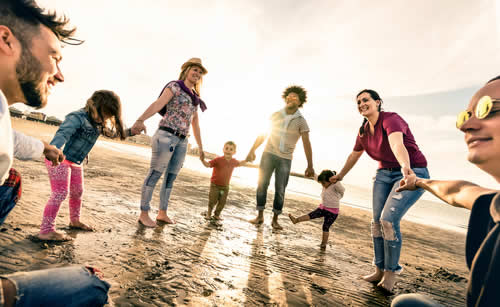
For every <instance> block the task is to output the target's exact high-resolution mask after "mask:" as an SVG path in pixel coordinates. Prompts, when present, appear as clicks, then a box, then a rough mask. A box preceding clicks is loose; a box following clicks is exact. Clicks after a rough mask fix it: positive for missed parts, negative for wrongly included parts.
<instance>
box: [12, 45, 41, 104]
mask: <svg viewBox="0 0 500 307" xmlns="http://www.w3.org/2000/svg"><path fill="white" fill-rule="evenodd" d="M41 75H42V64H41V63H40V61H39V60H38V59H37V58H35V57H34V56H33V54H32V53H31V51H30V50H29V48H28V47H23V48H22V52H21V57H20V59H19V61H18V62H17V64H16V76H17V80H18V82H19V86H20V87H21V91H22V92H23V95H24V98H25V99H26V101H25V104H26V105H28V106H30V107H34V108H36V109H40V108H41V107H44V106H45V105H46V104H47V100H46V97H43V96H42V93H40V89H39V88H38V85H39V84H40V79H41Z"/></svg>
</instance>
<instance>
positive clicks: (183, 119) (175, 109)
mask: <svg viewBox="0 0 500 307" xmlns="http://www.w3.org/2000/svg"><path fill="white" fill-rule="evenodd" d="M166 88H169V89H170V90H171V91H172V93H173V94H174V97H172V99H171V100H170V101H169V102H168V103H167V105H166V112H165V115H163V118H162V119H161V121H160V126H161V127H168V128H170V129H173V130H175V131H177V132H179V133H181V134H184V135H188V133H189V127H190V125H191V117H192V116H193V113H194V112H196V110H197V106H194V105H193V103H192V101H191V97H189V95H188V94H187V93H186V92H184V91H183V90H182V89H181V87H180V86H179V84H177V82H175V81H171V82H169V83H168V84H167V86H166Z"/></svg>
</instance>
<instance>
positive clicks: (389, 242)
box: [371, 167, 429, 272]
mask: <svg viewBox="0 0 500 307" xmlns="http://www.w3.org/2000/svg"><path fill="white" fill-rule="evenodd" d="M412 170H413V172H415V174H416V175H417V176H418V177H420V178H429V171H428V170H427V168H426V167H422V168H420V167H416V168H412ZM401 179H403V175H402V173H401V171H390V170H384V169H379V170H377V174H376V176H375V181H374V182H373V204H372V206H373V220H372V225H371V230H372V237H373V251H374V253H375V256H374V261H373V262H374V264H375V265H376V266H377V267H378V268H379V269H381V270H382V271H384V270H385V271H393V272H400V271H401V269H402V267H401V266H400V265H399V257H400V255H401V245H402V241H403V237H402V236H401V231H400V227H399V223H400V221H401V219H402V218H403V216H404V215H405V213H406V212H407V211H408V209H410V207H411V206H412V205H413V204H414V203H415V202H416V201H417V200H418V199H419V198H420V196H422V194H423V193H424V190H423V189H418V190H416V191H403V192H396V191H395V190H396V188H397V187H399V181H400V180H401Z"/></svg>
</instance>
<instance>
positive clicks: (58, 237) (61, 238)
mask: <svg viewBox="0 0 500 307" xmlns="http://www.w3.org/2000/svg"><path fill="white" fill-rule="evenodd" d="M38 239H39V240H41V241H56V242H65V241H71V240H73V239H72V238H71V237H68V236H67V235H65V234H62V233H59V232H57V231H53V232H49V233H45V234H41V233H39V234H38Z"/></svg>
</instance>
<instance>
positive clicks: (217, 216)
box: [214, 215, 222, 221]
mask: <svg viewBox="0 0 500 307" xmlns="http://www.w3.org/2000/svg"><path fill="white" fill-rule="evenodd" d="M214 220H217V221H220V220H222V218H221V217H220V215H214Z"/></svg>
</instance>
